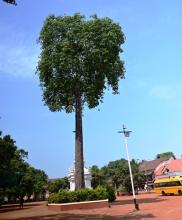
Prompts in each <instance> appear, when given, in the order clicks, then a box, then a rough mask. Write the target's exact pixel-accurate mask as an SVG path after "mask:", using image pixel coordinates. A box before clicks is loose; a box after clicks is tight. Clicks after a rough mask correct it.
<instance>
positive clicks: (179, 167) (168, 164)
mask: <svg viewBox="0 0 182 220" xmlns="http://www.w3.org/2000/svg"><path fill="white" fill-rule="evenodd" d="M174 172H182V159H176V160H169V161H165V162H163V163H161V164H159V166H158V167H156V169H155V171H154V174H155V176H156V177H157V176H161V175H165V174H167V173H174Z"/></svg>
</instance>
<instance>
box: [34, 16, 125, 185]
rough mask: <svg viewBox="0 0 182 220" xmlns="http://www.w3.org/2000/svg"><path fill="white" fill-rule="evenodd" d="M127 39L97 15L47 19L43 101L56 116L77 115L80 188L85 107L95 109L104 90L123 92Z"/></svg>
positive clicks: (43, 37) (42, 39)
mask: <svg viewBox="0 0 182 220" xmlns="http://www.w3.org/2000/svg"><path fill="white" fill-rule="evenodd" d="M124 39H125V37H124V34H123V32H122V30H121V27H120V26H119V24H117V23H114V22H113V21H112V20H111V19H110V18H107V17H106V18H98V17H97V16H96V15H94V16H92V17H91V19H90V20H89V19H86V18H85V17H84V16H83V15H81V14H79V13H77V14H74V15H73V16H58V17H56V16H54V15H51V16H49V17H47V19H46V20H45V22H44V25H43V27H42V30H41V32H40V37H39V43H40V45H41V55H40V59H39V63H38V67H37V73H38V75H39V79H40V85H41V88H42V90H43V100H44V102H45V104H46V105H47V106H48V107H49V109H50V110H51V111H61V110H65V111H66V112H67V113H70V112H73V111H75V177H76V178H75V181H76V182H75V186H76V189H79V188H83V187H84V171H83V166H84V165H83V135H82V110H83V105H84V104H87V106H88V107H89V108H94V107H96V106H98V105H99V103H100V102H102V101H103V97H104V90H105V89H106V88H107V87H111V88H112V90H113V93H114V94H117V93H118V84H119V79H123V78H124V64H123V61H122V60H121V59H120V53H121V52H122V49H121V44H123V43H124Z"/></svg>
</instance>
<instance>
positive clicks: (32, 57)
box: [0, 45, 38, 77]
mask: <svg viewBox="0 0 182 220" xmlns="http://www.w3.org/2000/svg"><path fill="white" fill-rule="evenodd" d="M0 51H1V53H0V74H10V75H14V76H21V77H32V76H34V75H35V71H36V65H37V61H38V50H36V49H32V48H29V47H27V46H22V45H16V46H14V47H12V46H11V45H0Z"/></svg>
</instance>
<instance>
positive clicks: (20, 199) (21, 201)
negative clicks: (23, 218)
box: [19, 196, 24, 208]
mask: <svg viewBox="0 0 182 220" xmlns="http://www.w3.org/2000/svg"><path fill="white" fill-rule="evenodd" d="M19 202H20V208H23V202H24V200H23V197H22V196H20V198H19Z"/></svg>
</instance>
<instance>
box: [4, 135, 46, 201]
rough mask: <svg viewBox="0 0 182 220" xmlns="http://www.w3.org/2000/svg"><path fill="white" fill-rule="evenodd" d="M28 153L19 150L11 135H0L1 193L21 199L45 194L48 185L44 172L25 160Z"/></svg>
mask: <svg viewBox="0 0 182 220" xmlns="http://www.w3.org/2000/svg"><path fill="white" fill-rule="evenodd" d="M27 156H28V152H26V151H25V150H23V149H18V147H17V146H16V142H15V141H14V140H13V139H12V138H11V136H10V135H5V136H4V137H3V136H2V133H0V192H1V194H3V195H6V196H8V197H11V196H12V197H14V198H19V197H23V196H25V195H29V196H30V195H31V194H32V193H34V194H35V196H36V194H37V193H39V192H43V191H44V190H45V186H46V184H47V175H46V174H45V172H44V171H42V170H38V169H35V168H33V167H32V166H30V165H29V164H28V163H27V162H26V161H25V158H26V157H27Z"/></svg>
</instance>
